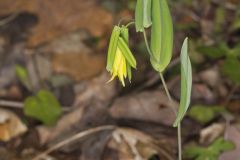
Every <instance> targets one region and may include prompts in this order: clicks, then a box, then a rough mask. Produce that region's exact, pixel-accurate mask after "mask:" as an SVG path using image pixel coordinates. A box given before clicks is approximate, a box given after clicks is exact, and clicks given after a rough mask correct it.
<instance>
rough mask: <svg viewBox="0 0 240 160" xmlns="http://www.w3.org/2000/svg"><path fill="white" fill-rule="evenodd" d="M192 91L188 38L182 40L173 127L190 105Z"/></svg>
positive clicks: (177, 123)
mask: <svg viewBox="0 0 240 160" xmlns="http://www.w3.org/2000/svg"><path fill="white" fill-rule="evenodd" d="M191 90H192V66H191V62H190V58H189V56H188V38H186V39H185V40H184V43H183V46H182V50H181V98H180V106H179V109H178V113H177V118H176V120H175V122H174V125H173V126H174V127H177V126H178V125H179V123H180V122H181V120H182V119H183V117H184V115H185V114H186V112H187V109H188V107H189V105H190V100H191Z"/></svg>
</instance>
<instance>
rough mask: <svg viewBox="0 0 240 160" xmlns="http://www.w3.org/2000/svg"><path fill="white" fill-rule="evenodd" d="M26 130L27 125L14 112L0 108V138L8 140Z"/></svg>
mask: <svg viewBox="0 0 240 160" xmlns="http://www.w3.org/2000/svg"><path fill="white" fill-rule="evenodd" d="M26 131H27V127H26V126H25V125H24V124H23V123H22V122H21V120H20V119H19V118H18V117H17V115H16V114H14V113H13V112H10V111H8V110H5V109H0V140H1V141H9V140H10V139H12V138H14V137H17V136H19V135H21V134H23V133H25V132H26Z"/></svg>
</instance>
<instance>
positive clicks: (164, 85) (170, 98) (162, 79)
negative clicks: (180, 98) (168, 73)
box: [159, 72, 173, 102]
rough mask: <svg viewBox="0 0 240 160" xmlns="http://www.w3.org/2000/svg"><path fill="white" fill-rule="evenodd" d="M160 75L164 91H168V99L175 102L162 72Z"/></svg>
mask: <svg viewBox="0 0 240 160" xmlns="http://www.w3.org/2000/svg"><path fill="white" fill-rule="evenodd" d="M159 74H160V78H161V81H162V84H163V87H164V89H165V91H166V94H167V97H168V99H169V100H170V101H171V102H172V101H173V100H172V97H171V95H170V93H169V91H168V87H167V85H166V82H165V80H164V77H163V74H162V73H161V72H160V73H159Z"/></svg>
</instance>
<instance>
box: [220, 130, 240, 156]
mask: <svg viewBox="0 0 240 160" xmlns="http://www.w3.org/2000/svg"><path fill="white" fill-rule="evenodd" d="M226 135H227V139H228V140H230V141H232V142H233V143H234V144H235V147H236V148H235V150H233V151H229V152H225V153H223V154H222V155H221V156H220V158H219V159H220V160H239V159H240V128H237V127H235V126H230V127H228V128H227V131H226Z"/></svg>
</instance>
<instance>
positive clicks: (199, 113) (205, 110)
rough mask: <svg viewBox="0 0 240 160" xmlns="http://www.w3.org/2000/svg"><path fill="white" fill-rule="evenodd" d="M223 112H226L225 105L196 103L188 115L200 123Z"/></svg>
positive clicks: (206, 121) (208, 120)
mask: <svg viewBox="0 0 240 160" xmlns="http://www.w3.org/2000/svg"><path fill="white" fill-rule="evenodd" d="M223 112H226V109H225V108H224V107H223V106H203V105H195V106H193V107H192V108H191V109H190V111H189V114H188V115H189V117H191V118H192V119H195V120H196V121H198V122H199V123H201V124H205V123H208V122H210V121H211V120H213V119H214V118H215V117H216V116H217V115H219V114H220V113H223Z"/></svg>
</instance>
